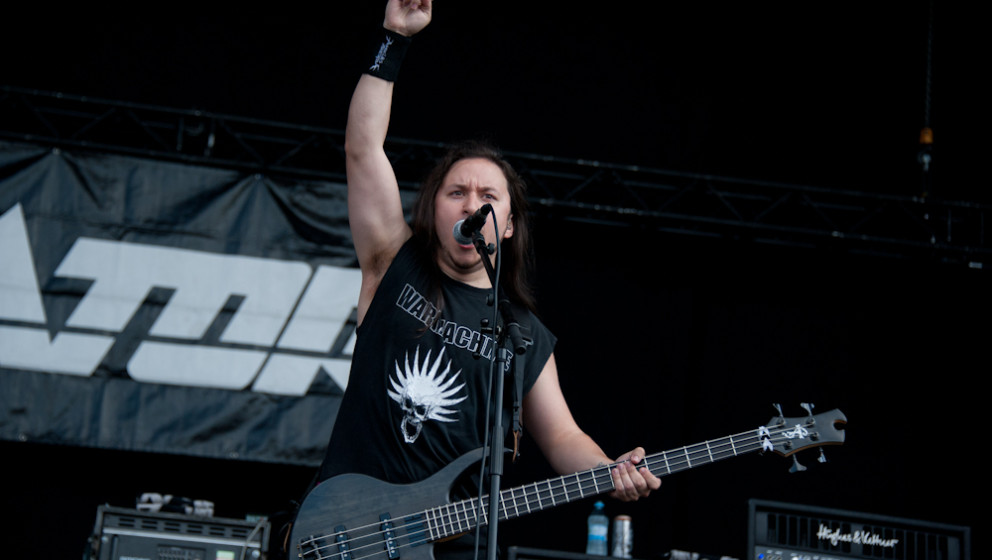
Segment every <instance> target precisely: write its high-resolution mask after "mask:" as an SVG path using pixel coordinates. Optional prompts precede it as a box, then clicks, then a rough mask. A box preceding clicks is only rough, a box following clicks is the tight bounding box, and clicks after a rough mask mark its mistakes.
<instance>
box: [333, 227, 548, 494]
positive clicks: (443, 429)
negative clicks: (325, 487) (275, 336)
mask: <svg viewBox="0 0 992 560" xmlns="http://www.w3.org/2000/svg"><path fill="white" fill-rule="evenodd" d="M416 253H417V252H416V251H415V250H414V248H413V245H412V241H407V243H406V244H405V245H404V246H403V248H402V249H401V250H400V251H399V253H398V254H397V255H396V258H395V259H394V260H393V262H392V264H391V265H390V267H389V269H388V270H387V272H386V274H385V276H384V277H383V279H382V282H381V284H380V285H379V287H378V289H377V291H376V294H375V297H374V298H373V300H372V302H371V304H370V307H369V309H368V312H367V313H366V315H365V318H364V320H363V322H362V325H361V326H360V327H359V329H358V331H357V341H356V344H355V350H354V354H353V357H352V367H351V374H350V377H349V379H348V387H347V388H346V390H345V394H344V397H343V400H342V402H341V407H340V409H339V411H338V414H337V417H336V419H335V421H334V428H333V431H332V434H331V440H330V443H329V445H328V448H327V453H326V456H325V459H324V462H323V464H322V466H321V469H320V473H319V476H318V479H319V480H324V479H326V478H329V477H331V476H334V475H337V474H342V473H362V474H366V475H369V476H372V477H375V478H378V479H380V480H385V481H388V482H392V483H409V482H415V481H419V480H423V479H424V478H426V477H428V476H430V475H432V474H434V473H435V472H437V471H439V470H440V469H441V468H443V467H444V466H446V465H448V464H449V463H451V462H452V461H454V460H455V459H457V458H458V457H461V456H462V455H464V454H465V453H467V452H469V451H472V450H474V449H477V448H479V447H482V446H483V445H484V443H485V440H486V436H487V435H488V432H489V430H490V427H489V423H488V422H487V419H486V418H485V416H486V414H485V411H486V399H487V398H488V392H489V387H490V377H491V376H490V366H491V365H493V364H499V362H496V361H495V360H496V359H497V357H498V349H497V347H496V341H495V340H494V339H493V338H492V336H491V335H489V334H485V333H483V332H482V328H481V325H482V320H483V319H490V320H492V318H493V308H492V307H491V306H490V305H488V304H487V298H488V297H489V295H490V292H491V290H486V289H479V288H475V287H472V286H468V285H466V284H463V283H461V282H457V281H455V280H452V279H450V278H448V277H443V279H442V281H441V293H442V297H443V306H441V307H442V308H441V309H439V306H438V305H437V304H436V303H435V302H434V301H432V300H433V299H434V298H432V297H431V295H432V294H431V290H432V283H431V279H430V275H429V273H428V271H427V270H426V269H425V267H424V266H422V264H421V263H420V262H418V259H417V256H416ZM516 313H518V316H517V319H518V320H519V322H520V323H523V324H524V325H526V326H528V327H529V329H528V331H527V335H528V337H529V338H530V339H531V340H532V341H533V343H532V344H531V345H530V346H529V347H528V348H527V351H526V353H525V354H524V355H523V356H522V357H521V356H516V355H514V356H513V358H512V359H513V360H517V359H521V358H523V359H524V364H523V371H524V392H525V394H526V391H528V390H529V389H530V388H531V387H532V386H533V385H534V382H535V381H536V380H537V377H538V375H540V373H541V371H542V370H543V368H544V366H545V364H546V363H547V361H548V359H549V358H550V356H551V353H552V352H553V349H554V345H555V342H556V339H555V337H554V335H553V334H552V333H551V332H550V331H549V330H548V329H547V328H546V327H545V326H544V325H543V324H541V323H540V321H539V320H538V319H537V317H535V316H534V315H533V314H530V313H527V314H526V316H525V317H520V316H519V313H520V312H519V311H517V312H516ZM476 355H478V357H476ZM506 368H507V369H509V370H510V373H511V374H512V371H513V369H514V367H513V365H512V362H511V363H508V364H506ZM504 383H505V386H506V389H507V392H506V396H505V397H504V400H503V401H504V420H503V425H504V426H505V427H507V428H509V427H510V419H509V415H508V414H509V413H508V409H509V407H510V406H511V405H512V390H511V389H512V387H513V385H514V382H513V378H512V375H509V376H507V377H506V378H505V381H504Z"/></svg>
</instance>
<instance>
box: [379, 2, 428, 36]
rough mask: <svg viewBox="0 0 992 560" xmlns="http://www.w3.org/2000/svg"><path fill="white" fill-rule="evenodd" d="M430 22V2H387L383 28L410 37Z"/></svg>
mask: <svg viewBox="0 0 992 560" xmlns="http://www.w3.org/2000/svg"><path fill="white" fill-rule="evenodd" d="M430 22H431V0H389V4H387V5H386V19H385V20H384V21H383V22H382V25H383V27H385V28H386V29H388V30H390V31H394V32H396V33H399V34H400V35H405V36H407V37H412V36H414V35H416V34H417V33H419V32H420V31H422V30H423V29H424V28H425V27H427V24H429V23H430Z"/></svg>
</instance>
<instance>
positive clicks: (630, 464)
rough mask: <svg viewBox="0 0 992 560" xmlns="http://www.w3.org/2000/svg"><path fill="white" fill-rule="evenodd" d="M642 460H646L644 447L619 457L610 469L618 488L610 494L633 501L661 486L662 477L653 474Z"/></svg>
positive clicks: (615, 485)
mask: <svg viewBox="0 0 992 560" xmlns="http://www.w3.org/2000/svg"><path fill="white" fill-rule="evenodd" d="M642 461H644V448H643V447H638V448H637V449H634V450H633V451H630V452H628V453H624V454H623V455H621V456H620V457H619V458H618V459H617V464H616V466H615V467H614V468H613V469H611V471H610V474H611V476H612V477H613V486H614V487H615V488H616V490H614V491H613V492H611V493H610V496H612V497H614V498H616V499H618V500H621V501H624V502H633V501H635V500H637V499H639V498H643V497H646V496H647V495H648V494H650V493H651V492H652V491H654V490H657V489H658V488H660V487H661V479H660V478H658V477H657V476H655V475H653V474H651V471H649V470H648V468H647V467H646V466H644V465H643V464H641V463H642Z"/></svg>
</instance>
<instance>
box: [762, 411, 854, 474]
mask: <svg viewBox="0 0 992 560" xmlns="http://www.w3.org/2000/svg"><path fill="white" fill-rule="evenodd" d="M774 406H775V408H776V409H777V410H778V411H779V415H778V416H775V417H772V419H771V420H769V421H768V424H767V425H765V426H761V427H760V428H758V438H759V439H760V440H761V446H762V451H763V452H764V451H772V452H775V453H778V454H779V455H782V456H784V457H789V456H794V455H795V454H796V453H798V452H800V451H803V450H806V449H811V448H814V447H823V446H824V445H840V444H842V443H844V436H845V433H844V430H842V429H840V427H841V426H843V425H844V424H846V423H847V417H846V416H844V413H843V412H841V411H840V410H837V409H834V410H830V411H827V412H821V413H819V414H813V405H812V404H810V403H802V405H801V406H802V407H803V408H804V409H806V412H807V413H808V414H807V415H806V416H797V417H793V418H786V417H785V416H783V415H782V407H781V406H780V405H777V404H776V405H774ZM819 460H820V462H821V463H822V462H825V461H826V459H825V457H824V454H823V450H822V449H821V450H820V459H819ZM803 470H806V467H803V466H802V465H800V464H799V462H798V461H797V460H796V458H795V457H793V466H792V472H796V471H803Z"/></svg>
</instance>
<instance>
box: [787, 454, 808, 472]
mask: <svg viewBox="0 0 992 560" xmlns="http://www.w3.org/2000/svg"><path fill="white" fill-rule="evenodd" d="M804 470H806V467H804V466H802V465H801V464H799V459H797V458H796V456H795V455H793V456H792V466H791V467H789V472H790V473H794V472H800V471H804Z"/></svg>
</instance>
